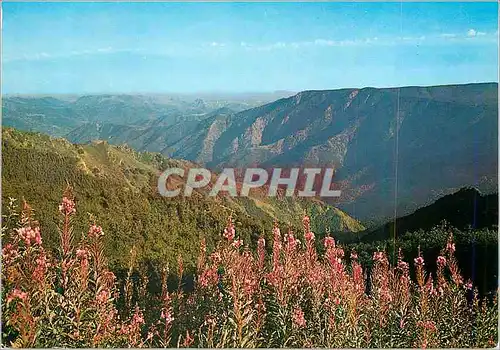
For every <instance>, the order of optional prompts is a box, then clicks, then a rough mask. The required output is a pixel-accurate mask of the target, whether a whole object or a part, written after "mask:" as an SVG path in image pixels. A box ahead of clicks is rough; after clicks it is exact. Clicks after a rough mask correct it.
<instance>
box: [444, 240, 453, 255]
mask: <svg viewBox="0 0 500 350" xmlns="http://www.w3.org/2000/svg"><path fill="white" fill-rule="evenodd" d="M446 250H447V251H448V252H450V254H453V253H455V243H453V242H451V241H450V242H448V243H447V244H446Z"/></svg>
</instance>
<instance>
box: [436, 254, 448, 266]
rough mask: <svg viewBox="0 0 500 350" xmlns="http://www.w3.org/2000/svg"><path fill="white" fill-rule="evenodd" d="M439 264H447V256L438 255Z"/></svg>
mask: <svg viewBox="0 0 500 350" xmlns="http://www.w3.org/2000/svg"><path fill="white" fill-rule="evenodd" d="M437 264H438V266H441V267H442V266H445V265H446V258H445V257H444V256H438V258H437Z"/></svg>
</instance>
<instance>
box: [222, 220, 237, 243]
mask: <svg viewBox="0 0 500 350" xmlns="http://www.w3.org/2000/svg"><path fill="white" fill-rule="evenodd" d="M234 233H235V232H234V224H233V219H232V218H231V217H229V220H228V223H227V226H226V228H225V229H224V238H225V239H227V240H228V241H229V242H231V241H232V240H233V239H234Z"/></svg>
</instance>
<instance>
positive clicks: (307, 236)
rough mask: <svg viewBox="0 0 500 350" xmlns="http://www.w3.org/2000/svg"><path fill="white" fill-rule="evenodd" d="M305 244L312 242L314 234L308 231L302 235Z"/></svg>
mask: <svg viewBox="0 0 500 350" xmlns="http://www.w3.org/2000/svg"><path fill="white" fill-rule="evenodd" d="M304 237H305V239H306V241H307V242H311V241H314V233H313V232H311V231H309V232H307V233H306V234H305V235H304Z"/></svg>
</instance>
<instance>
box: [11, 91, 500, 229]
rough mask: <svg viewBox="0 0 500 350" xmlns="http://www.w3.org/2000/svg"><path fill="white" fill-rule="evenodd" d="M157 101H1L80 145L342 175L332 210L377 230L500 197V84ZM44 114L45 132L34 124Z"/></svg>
mask: <svg viewBox="0 0 500 350" xmlns="http://www.w3.org/2000/svg"><path fill="white" fill-rule="evenodd" d="M159 101H160V100H158V99H153V98H151V97H143V96H142V97H141V96H122V95H120V96H113V95H109V96H90V97H88V96H83V97H79V98H78V99H76V100H73V101H70V102H67V101H66V102H61V100H58V99H55V98H52V97H45V98H43V99H33V98H32V99H29V100H27V99H25V98H21V97H12V98H8V99H4V101H3V106H4V124H5V125H8V126H14V127H17V128H21V129H27V128H29V129H31V130H37V131H42V132H46V133H49V134H52V135H55V136H64V137H66V138H67V139H68V140H70V141H71V142H74V143H83V144H84V143H89V142H91V141H93V140H106V141H108V142H110V143H112V144H124V143H126V144H127V145H129V146H130V147H133V148H134V149H136V150H139V151H150V152H160V153H162V154H163V155H165V156H167V157H171V158H178V159H185V160H188V161H192V162H195V163H197V164H201V165H205V166H207V167H210V168H212V169H214V170H216V171H219V170H221V169H222V168H224V167H238V168H243V167H249V166H260V167H266V168H268V167H276V166H280V167H288V168H289V167H297V166H300V167H304V166H309V167H333V168H335V169H336V173H335V179H334V183H335V186H337V187H338V188H339V189H341V190H342V196H341V197H340V198H339V199H338V200H336V201H335V202H331V203H330V204H334V205H335V206H337V207H339V208H340V209H342V210H344V211H346V212H347V213H348V214H349V215H351V216H353V217H355V218H357V219H360V220H361V221H362V222H364V223H366V224H368V225H370V224H377V223H383V222H385V221H386V220H388V219H389V218H394V217H398V216H403V215H406V214H408V213H411V212H413V211H415V210H416V209H418V208H420V207H423V206H425V205H427V204H430V203H431V202H433V201H435V200H436V199H438V198H440V197H442V196H444V195H446V194H451V193H454V192H456V191H458V190H459V189H460V188H462V187H465V186H473V187H475V188H478V189H479V190H481V191H482V192H484V193H493V192H497V190H498V189H497V179H498V176H497V169H498V84H496V83H482V84H466V85H449V86H435V87H404V88H387V89H376V88H362V89H340V90H323V91H303V92H300V93H298V94H295V95H293V96H291V97H284V98H279V99H277V100H275V101H272V102H269V103H265V104H263V103H261V104H259V103H256V102H255V101H254V105H249V104H248V103H241V102H240V104H238V105H237V106H234V105H230V104H228V103H225V104H224V103H218V104H215V103H212V104H209V103H207V102H205V101H204V100H200V99H198V100H194V101H191V102H189V103H180V105H179V102H178V100H175V101H177V104H173V105H172V104H171V105H169V107H168V108H166V107H165V105H164V104H161V103H159ZM68 103H69V104H70V105H71V106H72V107H71V109H68ZM162 103H165V102H162ZM37 114H40V115H43V118H42V119H43V122H42V123H38V124H35V122H34V120H35V118H34V117H33V115H37ZM82 116H84V117H82ZM30 123H31V124H30Z"/></svg>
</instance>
